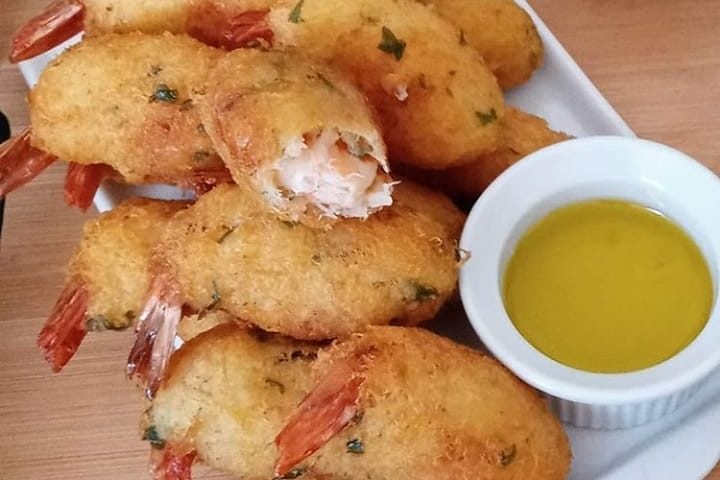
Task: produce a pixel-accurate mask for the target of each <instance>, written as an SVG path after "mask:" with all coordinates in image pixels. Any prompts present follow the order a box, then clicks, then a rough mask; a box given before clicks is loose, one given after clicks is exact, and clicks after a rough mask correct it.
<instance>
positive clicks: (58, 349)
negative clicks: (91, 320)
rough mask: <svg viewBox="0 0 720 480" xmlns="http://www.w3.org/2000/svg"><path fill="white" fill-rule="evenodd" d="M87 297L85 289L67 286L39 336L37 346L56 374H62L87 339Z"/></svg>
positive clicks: (72, 283)
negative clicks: (61, 371) (84, 339)
mask: <svg viewBox="0 0 720 480" xmlns="http://www.w3.org/2000/svg"><path fill="white" fill-rule="evenodd" d="M88 296H89V295H88V291H87V288H86V287H85V285H83V284H81V283H79V282H77V281H71V282H70V283H68V284H67V285H66V286H65V289H64V290H63V292H62V294H61V295H60V298H59V299H58V301H57V302H56V303H55V306H54V307H53V310H52V313H51V314H50V318H48V320H47V322H46V323H45V326H44V327H43V329H42V330H41V331H40V334H39V335H38V346H39V347H40V349H41V350H42V351H43V353H44V354H45V360H47V362H48V363H49V364H50V366H51V367H52V369H53V371H54V372H55V373H57V372H59V371H60V370H62V368H63V367H64V366H65V364H67V362H68V361H69V360H70V359H71V358H72V356H73V355H74V354H75V352H76V351H77V349H78V347H79V346H80V343H82V341H83V338H85V334H86V333H87V328H86V326H85V317H86V315H87V305H88Z"/></svg>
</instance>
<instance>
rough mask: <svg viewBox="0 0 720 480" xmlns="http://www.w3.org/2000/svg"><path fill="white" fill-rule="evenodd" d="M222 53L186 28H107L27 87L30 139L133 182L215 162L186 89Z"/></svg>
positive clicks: (178, 175)
mask: <svg viewBox="0 0 720 480" xmlns="http://www.w3.org/2000/svg"><path fill="white" fill-rule="evenodd" d="M221 54H222V53H221V52H220V51H218V50H215V49H212V48H209V47H207V46H205V45H203V44H202V43H200V42H198V41H195V40H193V39H191V38H189V37H185V36H173V35H159V36H151V35H142V34H126V35H107V36H103V37H96V38H91V39H88V40H86V41H85V42H83V43H81V44H79V45H78V46H77V47H74V48H73V49H71V50H70V51H68V52H66V53H64V54H63V55H61V56H60V57H59V58H58V59H57V60H56V61H55V62H53V63H52V64H51V65H50V66H48V68H47V69H46V70H45V71H44V72H43V74H42V75H41V77H40V80H39V81H38V84H37V86H36V87H35V88H34V89H33V90H32V91H31V92H30V96H29V100H30V120H31V124H32V144H33V146H34V147H36V148H40V149H42V150H45V151H47V152H50V153H52V154H53V155H55V156H57V157H60V158H62V159H65V160H71V161H73V162H76V163H81V164H90V163H105V164H108V165H110V166H112V167H113V168H114V169H115V170H117V171H118V172H119V173H120V175H122V177H123V178H124V179H125V180H126V181H128V182H132V183H145V182H165V183H175V184H177V183H181V182H182V181H183V180H184V181H188V182H189V179H190V178H192V174H193V171H199V170H206V169H213V168H218V169H219V168H221V167H222V162H221V161H220V159H219V157H218V156H217V155H216V154H215V152H214V150H213V148H212V144H211V142H210V138H209V137H208V136H207V134H206V133H205V132H204V130H203V125H202V122H201V121H200V119H199V116H198V114H197V110H196V108H195V105H194V104H193V102H192V100H191V99H190V96H191V94H192V90H193V89H196V88H201V86H202V84H203V81H204V76H205V75H206V73H207V71H208V70H209V69H210V68H211V66H212V64H213V63H214V62H215V61H217V59H218V58H219V56H220V55H221Z"/></svg>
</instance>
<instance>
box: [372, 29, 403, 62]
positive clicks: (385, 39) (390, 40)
mask: <svg viewBox="0 0 720 480" xmlns="http://www.w3.org/2000/svg"><path fill="white" fill-rule="evenodd" d="M406 46H407V43H405V40H400V39H399V38H397V37H396V36H395V34H394V33H393V32H392V30H390V29H389V28H387V27H382V40H381V41H380V44H379V45H378V48H379V49H380V50H382V51H383V52H385V53H389V54H391V55H393V56H394V57H395V60H400V59H401V58H402V56H403V53H405V47H406Z"/></svg>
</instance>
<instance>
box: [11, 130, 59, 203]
mask: <svg viewBox="0 0 720 480" xmlns="http://www.w3.org/2000/svg"><path fill="white" fill-rule="evenodd" d="M55 160H57V157H55V156H54V155H50V154H49V153H46V152H44V151H42V150H40V149H37V148H35V147H33V146H31V145H30V128H29V127H28V128H26V129H25V130H23V131H22V132H20V134H19V135H17V136H15V137H13V138H11V139H10V140H8V141H7V142H5V143H3V144H2V145H0V197H4V196H5V195H7V194H8V193H10V192H12V191H13V190H16V189H18V188H20V187H21V186H23V185H25V184H26V183H27V182H29V181H30V180H32V179H33V178H35V177H37V176H38V175H40V173H41V172H42V171H43V170H45V169H46V168H47V167H48V166H50V164H51V163H53V162H54V161H55Z"/></svg>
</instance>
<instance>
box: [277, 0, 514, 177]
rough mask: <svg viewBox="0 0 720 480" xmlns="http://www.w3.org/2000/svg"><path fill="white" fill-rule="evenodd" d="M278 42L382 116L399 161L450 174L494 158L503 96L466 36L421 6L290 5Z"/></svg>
mask: <svg viewBox="0 0 720 480" xmlns="http://www.w3.org/2000/svg"><path fill="white" fill-rule="evenodd" d="M268 24H269V25H270V28H271V29H272V31H273V33H274V37H273V42H275V44H277V45H281V46H295V47H297V48H298V50H300V51H302V52H303V53H304V54H305V55H307V56H309V57H310V58H312V59H314V60H316V61H321V62H326V63H329V64H330V65H331V66H333V67H335V68H338V69H339V70H340V71H342V72H344V73H345V74H346V75H348V77H349V78H350V79H351V80H352V81H353V82H354V83H355V84H356V85H357V86H358V87H359V88H360V89H361V90H362V91H363V92H364V93H365V95H367V97H368V99H369V100H370V103H371V104H372V105H373V106H374V107H375V108H376V109H377V110H378V112H379V114H380V120H381V126H382V127H383V131H384V138H385V141H386V142H387V144H388V149H389V152H390V157H391V158H394V159H398V161H402V162H405V163H407V164H410V165H413V166H415V167H423V168H429V169H445V168H448V167H451V166H454V165H460V164H463V163H467V162H470V161H472V160H473V159H475V158H477V157H478V156H480V155H482V154H485V153H488V152H490V151H492V150H494V149H495V147H496V143H497V140H498V135H499V130H500V128H499V125H498V120H499V119H501V118H502V116H503V113H504V107H503V105H504V103H503V97H502V92H501V90H500V88H499V87H498V85H497V81H496V80H495V77H494V76H493V74H492V72H491V71H490V69H489V68H488V67H487V65H486V64H485V62H484V61H483V59H482V57H481V56H480V54H479V53H478V52H477V51H476V50H475V49H474V48H472V47H471V46H469V45H467V44H466V43H465V42H463V40H462V37H461V35H460V32H459V30H458V29H456V28H454V27H453V26H452V25H451V24H450V23H448V22H446V21H445V20H443V19H441V18H439V17H438V16H437V15H435V14H434V13H433V12H432V11H431V10H430V9H428V8H427V7H425V6H423V5H421V4H419V3H417V2H415V1H412V0H396V1H392V2H390V1H386V0H359V1H353V2H346V1H341V0H330V1H323V2H319V1H306V2H298V1H297V0H281V1H279V2H278V3H277V6H276V7H274V8H273V9H272V10H271V11H270V14H269V16H268Z"/></svg>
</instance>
